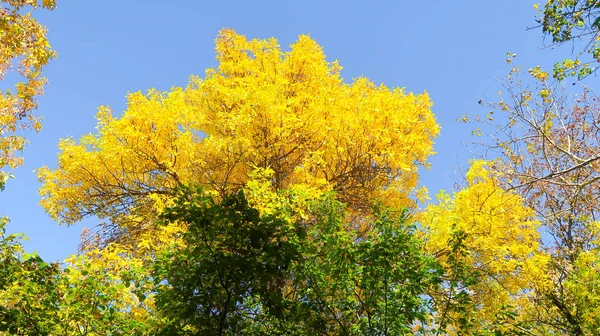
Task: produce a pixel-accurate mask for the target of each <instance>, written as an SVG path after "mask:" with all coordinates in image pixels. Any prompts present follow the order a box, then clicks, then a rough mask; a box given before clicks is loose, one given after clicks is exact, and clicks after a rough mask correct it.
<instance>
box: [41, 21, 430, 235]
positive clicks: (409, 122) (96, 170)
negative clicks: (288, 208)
mask: <svg viewBox="0 0 600 336" xmlns="http://www.w3.org/2000/svg"><path fill="white" fill-rule="evenodd" d="M216 50H217V60H218V61H219V66H218V68H215V69H209V70H207V72H206V76H205V78H204V79H200V78H197V77H192V79H191V80H190V85H189V86H188V87H187V88H185V89H183V88H173V89H172V90H171V91H170V92H168V93H163V92H156V91H150V92H148V93H147V94H145V95H144V94H142V93H134V94H131V95H129V96H128V100H129V104H128V108H127V110H126V111H125V112H124V113H123V115H122V116H120V117H115V116H113V115H112V113H111V112H110V110H109V109H108V108H101V109H100V112H99V113H98V132H97V134H90V135H87V136H84V137H82V138H81V139H80V140H79V141H78V142H76V141H74V140H71V139H67V140H63V141H62V142H61V144H60V149H61V153H60V155H59V165H58V168H57V169H42V170H40V172H39V176H40V179H41V180H42V182H43V183H44V186H43V187H42V189H41V193H42V195H43V196H44V200H43V201H42V205H43V206H44V208H45V209H46V211H47V212H48V213H49V214H50V215H51V216H52V217H53V218H55V219H57V220H59V221H60V222H63V223H67V224H71V223H74V222H76V221H78V220H80V219H81V218H82V217H84V216H86V215H91V214H94V215H97V216H99V217H101V218H106V219H108V221H109V225H110V228H109V234H108V235H107V236H109V237H112V238H115V237H118V236H122V234H125V233H127V234H126V236H128V237H130V238H131V237H135V236H136V235H138V234H139V233H141V232H144V231H146V230H148V229H149V227H150V226H151V224H150V222H151V218H152V216H153V215H152V214H155V213H156V212H157V211H160V209H161V208H163V207H164V206H165V205H168V204H169V199H170V195H171V194H172V192H173V190H174V188H175V187H176V186H177V185H180V184H187V183H194V184H197V185H202V186H206V190H207V192H209V193H211V194H213V195H217V196H220V197H223V196H225V195H227V194H228V193H229V192H231V191H234V190H239V189H240V188H242V187H243V186H245V185H246V183H247V182H248V181H249V176H250V175H251V174H252V172H253V171H255V169H256V168H260V169H268V170H269V171H271V172H272V175H271V177H270V178H271V182H272V183H271V185H272V187H273V188H274V190H282V189H286V188H291V187H293V186H295V185H304V186H307V187H310V188H317V189H320V190H321V191H322V192H325V191H328V190H335V191H336V192H337V193H338V197H339V198H340V200H342V201H344V202H346V203H347V204H348V206H349V207H350V208H351V209H352V210H353V211H354V212H355V213H366V212H369V211H370V209H371V205H372V201H373V200H374V199H382V200H384V202H385V203H386V204H387V205H392V206H408V207H412V206H413V205H414V199H413V197H412V196H411V194H412V192H413V191H414V189H415V187H416V186H417V177H418V175H417V170H418V167H419V166H426V165H427V164H426V159H427V157H428V156H429V155H430V154H431V153H432V146H433V139H434V137H435V136H436V135H437V134H438V132H439V127H438V126H437V124H436V122H435V119H434V117H433V115H432V113H431V110H430V108H431V102H430V100H429V98H428V96H427V94H426V93H424V94H419V95H415V94H412V93H406V92H405V91H404V90H403V89H393V90H390V89H388V88H386V87H385V86H376V85H374V84H373V83H371V82H370V81H369V80H367V79H365V78H358V79H356V80H354V81H353V82H352V83H351V84H346V83H344V82H343V81H342V79H341V78H340V76H339V71H340V66H339V65H338V63H337V62H328V61H326V59H325V55H324V54H323V52H322V50H321V47H320V46H319V45H318V44H317V43H316V42H315V41H313V40H312V39H310V38H309V37H308V36H300V38H299V39H298V41H297V42H296V43H294V44H293V45H292V46H291V50H290V51H288V52H284V51H281V50H280V48H279V46H278V44H277V41H276V40H275V39H267V40H247V39H246V38H245V37H244V36H242V35H238V34H236V33H235V32H234V31H232V30H223V31H222V32H221V33H220V35H219V37H218V38H217V40H216Z"/></svg>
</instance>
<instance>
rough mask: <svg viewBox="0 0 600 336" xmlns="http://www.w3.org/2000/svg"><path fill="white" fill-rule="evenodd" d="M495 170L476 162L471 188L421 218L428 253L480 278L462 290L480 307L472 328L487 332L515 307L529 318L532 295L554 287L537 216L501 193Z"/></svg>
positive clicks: (469, 182) (445, 198)
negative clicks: (508, 308) (502, 312)
mask: <svg viewBox="0 0 600 336" xmlns="http://www.w3.org/2000/svg"><path fill="white" fill-rule="evenodd" d="M489 164H490V163H488V162H485V161H474V162H473V163H472V167H471V168H470V169H469V171H468V173H467V176H466V178H467V186H466V188H464V189H462V190H460V191H459V192H457V193H455V194H454V195H452V196H450V195H448V194H445V193H441V194H440V195H439V196H438V199H439V204H438V205H430V206H428V207H427V208H426V209H425V211H424V213H423V214H422V215H421V216H422V217H421V221H422V225H423V230H424V234H425V236H424V239H425V249H426V250H427V251H429V252H430V253H432V254H434V255H437V256H439V257H438V259H439V260H440V261H441V262H442V264H443V265H444V266H445V267H446V268H448V269H449V270H450V271H451V270H452V269H456V265H457V262H458V261H461V262H462V263H463V264H464V265H465V266H466V267H469V268H471V269H472V271H471V273H469V272H467V274H477V276H475V278H474V281H473V282H472V283H469V282H467V283H466V284H462V286H464V290H465V291H466V293H469V296H470V299H471V300H473V302H474V305H475V306H476V307H478V309H477V312H476V313H474V314H475V315H474V316H473V319H474V322H472V323H475V324H481V325H484V326H485V325H486V324H489V323H492V322H493V321H494V320H495V318H496V315H497V314H498V313H499V309H500V308H501V307H502V306H508V305H513V306H516V307H517V308H518V310H519V311H521V312H523V313H525V312H526V309H527V308H529V307H530V305H531V302H529V298H528V295H529V293H531V292H533V291H534V290H536V289H540V288H544V287H545V286H547V284H548V283H549V282H548V280H547V278H546V264H547V263H548V257H547V256H546V255H545V254H543V253H541V251H540V247H539V245H538V240H539V234H538V232H537V227H538V225H539V223H538V222H537V221H536V220H535V219H534V216H533V215H534V214H533V211H532V210H531V209H530V208H527V207H526V206H524V205H523V199H522V198H521V197H520V196H518V195H516V194H514V193H511V192H506V191H504V190H502V189H501V188H500V186H499V184H498V181H497V176H496V175H495V174H494V173H492V172H490V171H489V168H488V165H489ZM459 238H460V245H462V246H464V247H463V248H462V250H461V251H462V253H460V254H456V253H455V252H456V242H454V241H456V239H459ZM453 242H454V243H453ZM457 258H458V259H457ZM458 265H460V264H458ZM453 272H455V271H451V272H450V274H453ZM463 273H464V271H461V272H459V273H458V274H459V275H460V274H463ZM461 277H462V275H461ZM451 279H453V278H452V277H451V278H450V280H451ZM467 279H468V278H467ZM450 284H452V283H450ZM451 288H453V287H452V286H449V287H448V289H451ZM447 295H448V294H446V297H447ZM443 297H444V296H442V297H440V298H438V300H442V301H443V300H444V298H443ZM446 300H450V299H448V297H447V298H446ZM454 318H455V319H458V318H459V316H455V317H454ZM455 321H460V320H455ZM464 323H465V322H462V323H461V324H464Z"/></svg>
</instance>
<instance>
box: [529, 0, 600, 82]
mask: <svg viewBox="0 0 600 336" xmlns="http://www.w3.org/2000/svg"><path fill="white" fill-rule="evenodd" d="M537 6H538V5H536V6H535V7H536V8H537ZM540 14H541V18H540V19H539V20H538V22H540V23H541V27H542V31H543V32H544V33H545V34H547V35H550V36H551V37H552V42H553V43H555V44H563V43H565V42H572V43H575V41H579V40H583V41H584V46H583V48H582V50H581V51H580V52H579V53H578V54H577V55H576V58H575V59H566V60H564V61H562V62H558V63H556V64H555V67H554V77H555V78H556V79H559V80H562V79H564V78H565V77H567V76H577V77H578V78H579V79H582V78H583V77H586V76H588V75H589V74H591V73H593V72H595V71H596V69H597V66H596V65H595V63H597V62H600V35H599V32H600V3H599V2H598V1H594V0H548V1H547V2H546V4H545V5H544V7H543V9H541V10H540ZM583 55H590V56H591V59H590V60H585V61H582V60H581V56H583Z"/></svg>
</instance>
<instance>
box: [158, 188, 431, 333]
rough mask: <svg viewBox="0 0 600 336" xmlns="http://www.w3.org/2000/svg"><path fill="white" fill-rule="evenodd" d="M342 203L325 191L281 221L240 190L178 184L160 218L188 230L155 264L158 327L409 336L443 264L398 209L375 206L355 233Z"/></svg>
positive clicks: (180, 330)
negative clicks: (222, 193) (366, 227)
mask: <svg viewBox="0 0 600 336" xmlns="http://www.w3.org/2000/svg"><path fill="white" fill-rule="evenodd" d="M296 196H300V198H301V195H295V194H294V193H288V194H286V197H287V198H289V199H295V198H296ZM343 209H344V206H343V205H342V204H341V203H339V202H338V201H336V200H334V198H333V197H332V195H326V196H323V197H322V198H320V199H314V200H313V201H312V202H311V204H310V215H309V216H308V217H307V218H306V219H305V220H299V221H288V220H286V219H285V218H288V216H286V215H284V216H278V215H277V214H271V215H266V216H262V215H261V214H260V213H259V212H258V211H257V210H256V209H253V208H252V207H250V205H249V203H248V202H247V201H246V198H245V196H244V193H243V192H241V191H240V192H238V193H234V194H231V195H230V196H227V197H225V198H224V199H223V200H221V201H220V202H215V201H214V199H213V198H211V197H209V196H207V195H206V193H205V192H203V190H202V189H201V188H194V187H186V188H182V189H181V191H180V195H179V197H178V199H177V200H176V201H175V204H174V206H172V207H170V208H168V209H167V211H166V212H165V214H164V218H165V220H167V223H171V222H173V221H182V222H184V223H186V225H187V228H188V230H187V232H186V233H185V234H184V235H183V237H182V241H181V242H179V243H177V244H176V245H174V246H173V247H172V248H171V249H170V250H169V251H167V252H165V253H163V254H162V255H161V256H160V257H159V259H158V260H157V263H156V264H155V274H156V275H157V277H156V279H155V281H156V282H157V283H158V288H157V292H158V293H157V307H158V309H159V311H160V312H161V313H162V314H163V315H164V316H166V317H167V318H168V319H169V320H170V321H171V324H170V325H169V326H168V327H167V328H166V329H164V330H163V334H165V335H178V334H181V335H184V334H210V335H213V334H215V335H245V334H247V335H256V334H261V335H280V334H286V335H316V334H340V335H357V334H361V335H362V334H369V335H404V334H412V333H413V332H412V330H411V328H412V327H413V326H414V325H415V322H416V321H419V320H420V321H424V320H425V319H426V316H427V311H428V308H427V301H425V299H424V297H423V296H424V294H425V291H426V289H428V288H429V287H430V286H435V285H437V283H438V282H439V279H440V271H441V269H440V268H439V266H438V265H437V263H436V262H434V261H433V259H432V258H431V257H429V256H427V255H426V254H424V253H423V252H422V250H421V247H420V243H419V241H418V240H417V239H416V238H415V237H414V235H413V234H412V231H413V230H414V228H413V227H411V226H410V225H408V224H407V223H406V222H405V220H404V219H403V218H402V217H401V216H400V217H398V215H397V214H394V213H392V212H389V210H385V209H380V210H377V211H376V216H375V219H374V220H373V222H372V223H371V225H372V227H373V229H372V230H371V231H370V232H369V234H368V235H367V236H364V237H362V238H360V239H357V237H356V233H354V232H351V231H348V230H347V229H346V228H345V227H344V223H343V211H344V210H343ZM285 210H287V211H291V209H290V208H287V209H285Z"/></svg>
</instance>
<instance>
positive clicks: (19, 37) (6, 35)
mask: <svg viewBox="0 0 600 336" xmlns="http://www.w3.org/2000/svg"><path fill="white" fill-rule="evenodd" d="M1 2H2V3H3V5H2V7H0V79H5V76H7V75H9V76H12V73H15V74H16V76H15V77H14V78H12V77H9V78H7V81H8V82H9V83H11V85H12V84H14V85H12V88H10V89H9V88H6V89H5V90H2V91H0V169H2V168H4V167H7V166H8V167H10V168H15V167H16V166H19V165H20V164H21V163H22V158H19V157H16V156H15V152H17V151H20V150H23V147H24V144H25V139H24V138H23V137H21V136H17V135H15V132H16V131H17V130H19V129H33V130H35V131H38V130H39V129H40V128H41V124H40V121H39V118H37V117H35V116H34V115H32V114H31V112H32V111H33V110H35V109H36V108H37V103H36V99H35V98H36V96H38V95H40V94H41V93H42V92H43V88H44V84H45V83H46V79H45V78H44V77H43V76H42V68H43V67H44V66H45V65H46V64H47V63H48V61H49V60H50V59H51V58H53V57H54V51H53V50H52V49H51V48H50V44H49V43H48V40H47V39H46V28H44V27H43V26H42V25H40V24H39V23H38V22H37V21H36V20H35V19H34V18H33V17H32V16H31V12H26V13H24V10H26V9H36V8H46V9H50V10H51V9H54V7H55V5H56V2H55V0H43V1H39V0H2V1H1ZM15 78H16V79H15ZM8 176H9V175H8V174H7V173H6V172H0V187H3V186H4V183H5V182H6V179H7V178H8Z"/></svg>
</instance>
